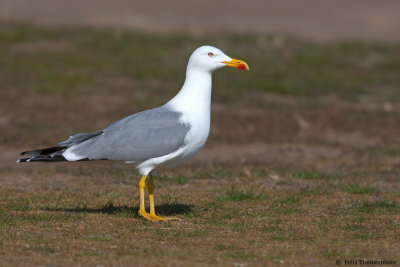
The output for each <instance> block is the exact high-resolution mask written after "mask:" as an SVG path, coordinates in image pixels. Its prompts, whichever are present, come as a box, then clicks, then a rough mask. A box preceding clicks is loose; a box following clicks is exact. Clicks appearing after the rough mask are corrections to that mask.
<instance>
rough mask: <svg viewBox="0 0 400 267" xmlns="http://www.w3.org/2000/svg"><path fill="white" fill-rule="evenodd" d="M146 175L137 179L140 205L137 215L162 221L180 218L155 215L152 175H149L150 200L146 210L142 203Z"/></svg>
mask: <svg viewBox="0 0 400 267" xmlns="http://www.w3.org/2000/svg"><path fill="white" fill-rule="evenodd" d="M146 179H147V176H146V175H143V176H142V179H140V181H139V195H140V205H139V215H140V216H142V217H144V218H146V219H147V220H149V221H152V222H156V221H164V220H180V219H179V218H163V217H160V216H157V215H156V210H155V204H154V184H153V177H151V176H150V177H149V184H148V189H149V201H150V213H148V212H147V211H146V208H145V203H144V189H145V187H146Z"/></svg>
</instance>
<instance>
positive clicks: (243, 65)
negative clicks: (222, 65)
mask: <svg viewBox="0 0 400 267" xmlns="http://www.w3.org/2000/svg"><path fill="white" fill-rule="evenodd" d="M237 68H238V69H240V70H245V69H247V67H246V65H245V64H239V66H237Z"/></svg>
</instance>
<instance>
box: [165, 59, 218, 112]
mask: <svg viewBox="0 0 400 267" xmlns="http://www.w3.org/2000/svg"><path fill="white" fill-rule="evenodd" d="M211 87H212V79H211V72H209V71H204V70H201V69H197V68H195V67H191V66H190V65H189V66H188V68H187V70H186V79H185V83H184V84H183V86H182V89H181V90H180V91H179V93H178V94H177V95H176V96H175V97H174V98H172V99H171V100H170V101H169V102H168V103H167V105H171V106H172V107H173V108H174V109H175V110H178V111H182V112H185V111H186V112H189V111H194V110H198V111H199V110H203V111H205V110H210V105H211Z"/></svg>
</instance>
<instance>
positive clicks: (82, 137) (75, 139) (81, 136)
mask: <svg viewBox="0 0 400 267" xmlns="http://www.w3.org/2000/svg"><path fill="white" fill-rule="evenodd" d="M102 133H103V131H101V130H100V131H95V132H90V133H78V134H75V135H72V136H70V137H69V138H68V139H67V140H65V141H63V142H61V143H59V144H58V145H59V146H66V147H70V146H73V145H76V144H79V143H82V142H84V141H86V140H89V139H91V138H93V137H95V136H98V135H100V134H102Z"/></svg>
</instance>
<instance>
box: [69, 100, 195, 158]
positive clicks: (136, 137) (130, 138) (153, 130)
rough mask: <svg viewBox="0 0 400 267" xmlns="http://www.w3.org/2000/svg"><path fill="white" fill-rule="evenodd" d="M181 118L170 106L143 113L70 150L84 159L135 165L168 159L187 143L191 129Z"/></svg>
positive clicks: (117, 123) (112, 125)
mask: <svg viewBox="0 0 400 267" xmlns="http://www.w3.org/2000/svg"><path fill="white" fill-rule="evenodd" d="M180 117H181V113H179V112H175V111H171V110H170V109H168V108H166V107H161V108H157V109H152V110H147V111H143V112H140V113H137V114H134V115H131V116H129V117H126V118H124V119H122V120H120V121H117V122H115V123H113V124H111V125H110V126H109V127H107V128H106V129H104V130H103V131H102V133H101V134H100V135H98V136H95V137H93V138H91V139H88V140H86V141H84V142H82V143H80V144H77V145H75V146H72V147H71V148H70V151H71V152H72V153H74V154H75V155H78V156H79V157H82V158H88V159H110V160H124V161H132V162H134V161H144V160H147V159H150V158H155V157H160V156H164V155H167V154H169V153H172V152H174V151H175V150H177V149H179V148H180V147H182V146H183V145H184V143H185V137H186V134H187V133H188V131H189V129H190V126H189V125H187V124H183V123H181V122H180V120H179V118H180Z"/></svg>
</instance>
